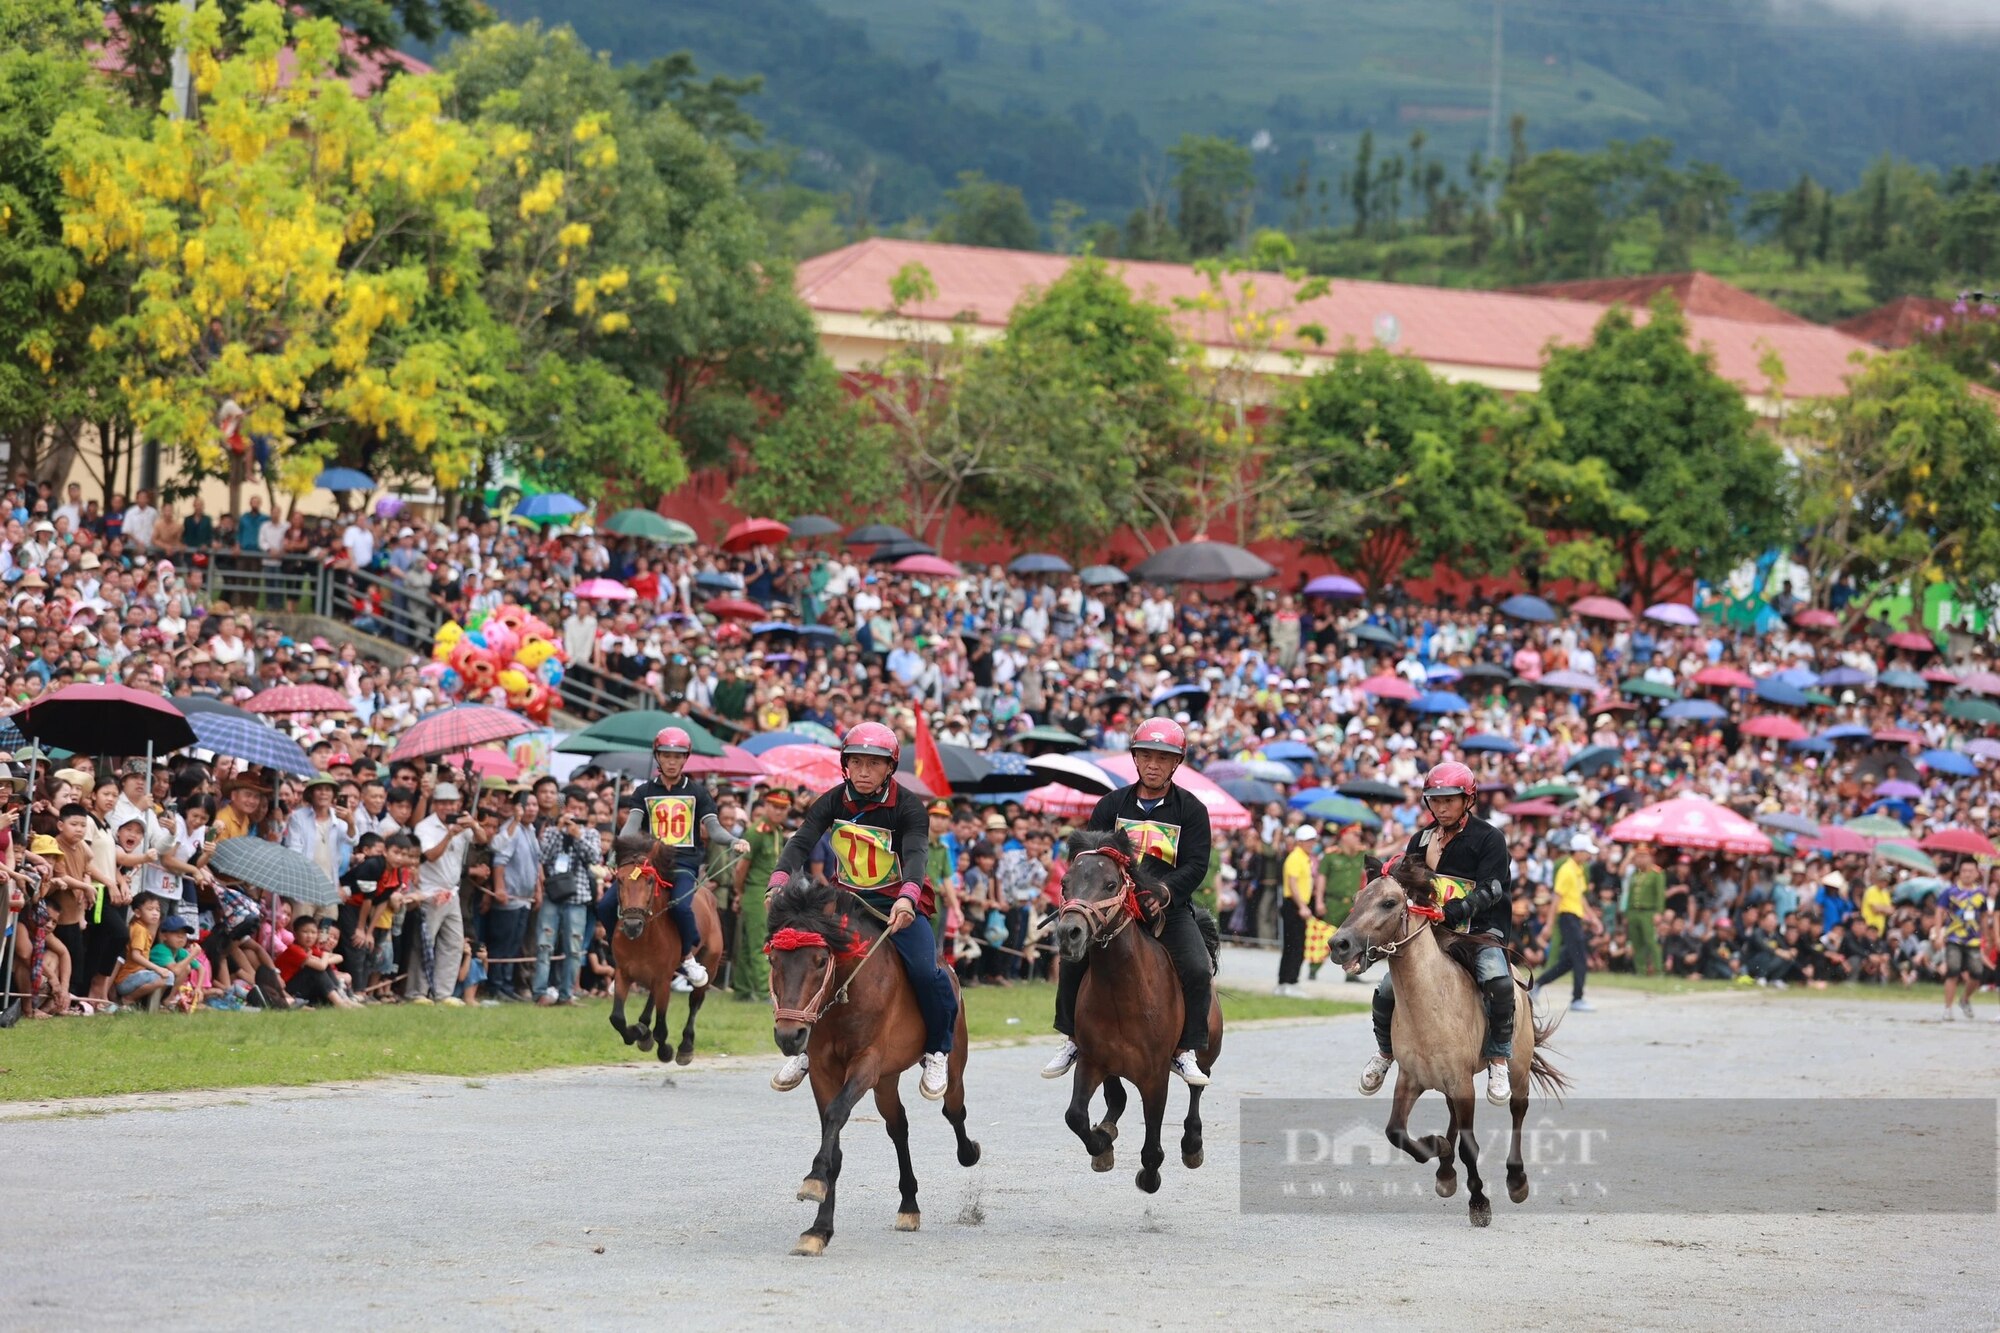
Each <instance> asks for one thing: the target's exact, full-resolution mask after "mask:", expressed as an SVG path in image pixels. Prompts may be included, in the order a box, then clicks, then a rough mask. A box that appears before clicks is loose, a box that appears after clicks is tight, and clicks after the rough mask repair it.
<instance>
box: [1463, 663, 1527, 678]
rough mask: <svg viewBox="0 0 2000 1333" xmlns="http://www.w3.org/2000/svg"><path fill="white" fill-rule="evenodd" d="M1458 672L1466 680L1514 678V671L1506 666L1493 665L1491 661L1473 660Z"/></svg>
mask: <svg viewBox="0 0 2000 1333" xmlns="http://www.w3.org/2000/svg"><path fill="white" fill-rule="evenodd" d="M1459 674H1460V675H1462V676H1464V677H1465V679H1467V680H1512V679H1513V678H1514V673H1513V672H1511V671H1509V670H1508V669H1507V668H1506V667H1503V666H1494V665H1493V664H1492V663H1491V662H1474V663H1473V664H1472V665H1471V666H1469V667H1466V668H1465V669H1464V670H1462V671H1461V672H1460V673H1459Z"/></svg>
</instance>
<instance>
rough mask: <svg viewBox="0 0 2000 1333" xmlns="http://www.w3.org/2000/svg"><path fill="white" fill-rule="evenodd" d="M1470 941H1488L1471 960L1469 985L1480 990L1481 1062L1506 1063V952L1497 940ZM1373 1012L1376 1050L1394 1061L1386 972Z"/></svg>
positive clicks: (1392, 1004) (1510, 1028) (1509, 1020)
mask: <svg viewBox="0 0 2000 1333" xmlns="http://www.w3.org/2000/svg"><path fill="white" fill-rule="evenodd" d="M1473 938H1475V939H1481V940H1490V941H1491V944H1490V945H1489V946H1488V947H1487V948H1484V949H1481V950H1480V951H1479V954H1478V956H1477V957H1476V958H1475V959H1474V960H1473V973H1472V983H1473V985H1475V986H1477V987H1478V988H1479V998H1480V1002H1481V1004H1482V1005H1483V1006H1484V1008H1485V1010H1486V1040H1485V1042H1484V1043H1483V1044H1482V1045H1481V1047H1480V1058H1481V1059H1483V1060H1505V1059H1506V1058H1507V1057H1508V1056H1509V1055H1510V1054H1511V1053H1512V1052H1513V1049H1514V973H1513V969H1512V968H1510V967H1509V966H1508V963H1507V951H1506V950H1505V949H1503V948H1501V947H1500V946H1501V944H1502V941H1501V939H1500V938H1499V937H1498V936H1496V935H1488V934H1480V935H1475V936H1474V937H1473ZM1452 966H1454V967H1456V966H1457V964H1456V963H1454V964H1453V965H1452ZM1373 1010H1374V1014H1373V1018H1374V1024H1375V1046H1376V1049H1378V1050H1380V1051H1381V1052H1382V1054H1384V1055H1387V1056H1391V1057H1392V1058H1393V1056H1394V1052H1393V1051H1391V1050H1390V1048H1389V1027H1390V1024H1391V1022H1392V1021H1393V1020H1394V1019H1395V1016H1396V988H1395V986H1394V984H1393V983H1392V981H1391V979H1390V974H1389V973H1387V972H1384V973H1383V974H1382V980H1381V981H1379V982H1377V983H1376V985H1375V1003H1374V1005H1373Z"/></svg>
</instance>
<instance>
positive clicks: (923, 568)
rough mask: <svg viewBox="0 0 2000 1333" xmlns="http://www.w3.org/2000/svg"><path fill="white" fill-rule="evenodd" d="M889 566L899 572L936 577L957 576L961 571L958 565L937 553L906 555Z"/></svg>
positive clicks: (948, 577)
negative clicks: (936, 554)
mask: <svg viewBox="0 0 2000 1333" xmlns="http://www.w3.org/2000/svg"><path fill="white" fill-rule="evenodd" d="M889 568H891V569H893V570H895V571H896V572H897V573H898V574H918V575H922V576H924V577H927V578H934V579H951V578H957V577H958V575H959V573H960V571H959V568H958V566H957V565H955V564H953V563H952V562H951V561H949V560H946V559H945V558H944V557H942V556H935V555H906V556H904V557H903V558H902V559H901V560H898V561H897V562H896V563H895V564H893V565H891V566H889Z"/></svg>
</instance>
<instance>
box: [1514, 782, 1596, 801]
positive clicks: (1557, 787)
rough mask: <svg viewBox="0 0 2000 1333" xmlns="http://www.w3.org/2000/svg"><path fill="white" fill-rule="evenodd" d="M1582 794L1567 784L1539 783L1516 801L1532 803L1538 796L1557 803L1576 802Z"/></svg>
mask: <svg viewBox="0 0 2000 1333" xmlns="http://www.w3.org/2000/svg"><path fill="white" fill-rule="evenodd" d="M1581 794H1582V793H1580V792H1578V791H1577V789H1576V788H1574V787H1572V786H1570V785H1569V784H1568V783H1567V782H1537V783H1536V784H1535V785H1534V786H1532V787H1530V788H1528V789H1527V790H1526V791H1524V792H1522V793H1521V794H1520V796H1519V797H1517V798H1516V799H1518V800H1523V801H1532V800H1534V799H1535V798H1536V797H1537V796H1546V797H1548V798H1549V799H1551V800H1555V801H1574V800H1575V799H1576V798H1577V797H1578V796H1579V795H1581Z"/></svg>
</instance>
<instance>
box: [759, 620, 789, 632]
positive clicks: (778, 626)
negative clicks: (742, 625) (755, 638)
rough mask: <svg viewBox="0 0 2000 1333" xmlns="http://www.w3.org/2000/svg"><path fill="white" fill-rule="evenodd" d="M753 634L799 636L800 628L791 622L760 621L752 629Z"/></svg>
mask: <svg viewBox="0 0 2000 1333" xmlns="http://www.w3.org/2000/svg"><path fill="white" fill-rule="evenodd" d="M750 632H751V633H752V634H797V633H798V632H799V627H798V626H797V625H794V624H793V623H792V622H791V621H789V620H760V621H758V622H757V623H756V624H754V625H752V626H751V627H750Z"/></svg>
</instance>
